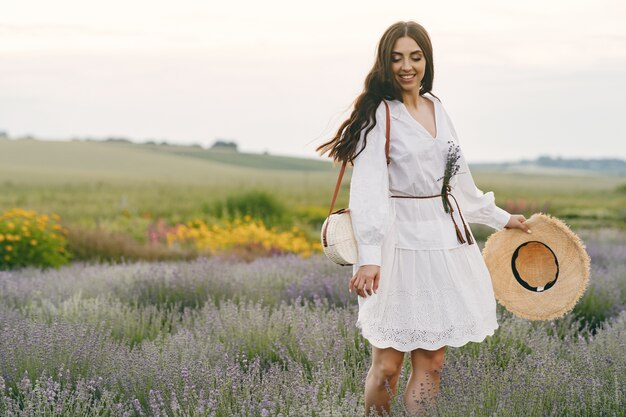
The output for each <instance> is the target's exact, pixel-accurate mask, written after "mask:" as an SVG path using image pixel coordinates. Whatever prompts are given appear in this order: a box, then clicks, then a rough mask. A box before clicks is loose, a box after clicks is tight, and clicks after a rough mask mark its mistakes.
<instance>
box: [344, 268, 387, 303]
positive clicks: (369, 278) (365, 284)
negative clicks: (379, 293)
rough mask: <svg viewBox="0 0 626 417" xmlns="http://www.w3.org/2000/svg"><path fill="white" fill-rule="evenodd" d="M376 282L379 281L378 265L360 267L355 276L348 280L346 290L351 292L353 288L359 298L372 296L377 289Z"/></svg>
mask: <svg viewBox="0 0 626 417" xmlns="http://www.w3.org/2000/svg"><path fill="white" fill-rule="evenodd" d="M378 281H380V266H378V265H361V266H360V267H359V269H358V270H357V271H356V274H355V275H354V276H353V277H352V279H351V280H350V285H348V290H349V291H350V292H352V289H353V288H354V289H355V290H356V293H357V294H358V295H360V296H361V297H366V293H367V295H372V294H373V293H376V290H377V289H378Z"/></svg>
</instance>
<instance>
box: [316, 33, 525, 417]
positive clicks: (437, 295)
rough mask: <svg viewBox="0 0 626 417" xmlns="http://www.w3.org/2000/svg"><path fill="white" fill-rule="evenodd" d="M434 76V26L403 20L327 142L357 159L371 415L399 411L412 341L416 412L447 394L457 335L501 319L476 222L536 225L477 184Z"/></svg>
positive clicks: (476, 333)
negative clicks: (444, 380) (442, 384)
mask: <svg viewBox="0 0 626 417" xmlns="http://www.w3.org/2000/svg"><path fill="white" fill-rule="evenodd" d="M433 77H434V66H433V52H432V46H431V42H430V38H429V36H428V34H427V32H426V30H425V29H424V28H423V27H422V26H421V25H419V24H417V23H415V22H398V23H396V24H394V25H392V26H391V27H389V28H388V29H387V30H386V31H385V33H384V34H383V36H382V38H381V40H380V42H379V44H378V50H377V58H376V62H375V64H374V67H373V68H372V70H371V71H370V73H369V74H368V75H367V78H366V80H365V87H364V91H363V93H362V94H361V95H360V96H359V97H358V98H357V99H356V100H355V105H354V111H353V112H352V114H351V115H350V118H349V119H348V120H346V121H345V122H344V123H343V124H342V125H341V126H340V128H339V130H338V131H337V134H336V136H335V137H334V138H333V139H332V140H331V141H329V142H327V143H325V144H323V145H321V146H320V147H319V148H318V149H317V150H318V151H321V153H322V154H324V153H326V152H327V151H330V152H329V157H331V158H333V159H334V160H337V161H344V160H348V161H350V162H351V163H352V164H353V172H352V179H351V183H350V202H349V204H348V206H349V208H350V212H351V219H352V224H353V228H354V233H355V237H356V240H357V243H358V253H359V259H358V263H357V264H355V265H354V266H353V273H354V276H353V277H352V279H351V280H350V284H349V289H350V291H351V290H352V289H355V290H356V293H357V294H358V304H359V315H358V320H357V323H356V325H357V326H358V327H359V328H361V329H362V334H363V336H364V337H365V338H366V339H367V340H368V341H369V342H370V344H371V345H372V365H371V367H370V369H369V372H368V374H367V378H366V384H365V407H366V410H365V414H366V415H369V411H370V408H371V407H374V408H375V409H376V410H377V411H378V412H379V413H381V412H382V411H383V410H385V411H386V412H387V413H389V412H390V405H391V398H390V395H395V393H396V386H397V382H398V377H399V374H400V370H401V367H402V363H403V361H404V353H405V352H411V365H412V372H411V375H410V376H409V380H408V382H407V389H406V391H405V393H404V403H405V405H406V407H407V410H408V411H409V412H411V413H414V412H417V411H419V410H420V409H421V408H420V407H421V406H422V405H423V404H424V403H425V402H426V401H429V402H433V401H434V400H435V397H436V394H437V393H438V391H439V377H440V374H441V371H442V369H443V363H444V353H445V349H446V346H453V347H459V346H462V345H464V344H466V343H467V342H469V341H474V342H480V341H482V340H484V339H485V337H486V336H488V335H493V333H494V331H495V329H497V328H498V323H497V321H496V302H495V297H494V293H493V287H492V285H491V279H490V276H489V272H488V270H487V268H486V265H485V263H484V261H483V258H482V255H481V252H480V250H479V248H478V245H476V244H475V243H474V237H473V235H472V233H471V230H470V229H469V227H468V225H467V223H468V222H473V223H482V224H486V225H489V226H491V227H493V228H494V229H496V230H500V229H502V228H504V227H505V228H518V229H521V230H523V231H526V232H529V233H530V231H529V230H528V226H526V225H525V224H524V222H525V220H526V219H525V218H524V216H523V215H511V214H509V213H507V212H506V211H505V210H502V209H501V208H499V207H497V206H496V205H495V203H494V195H493V193H492V192H488V193H483V192H482V191H481V190H479V189H478V188H477V187H476V185H475V184H474V181H473V179H472V176H471V173H470V171H469V168H468V165H467V162H466V160H465V157H464V156H463V153H462V151H461V149H460V147H459V146H458V138H457V135H456V132H455V130H454V127H453V125H452V122H451V120H450V118H449V116H448V114H447V112H446V111H445V109H444V107H443V105H442V103H441V101H440V100H439V99H438V98H437V97H436V96H435V95H434V94H432V93H431V90H432V86H433ZM386 106H388V109H389V113H390V145H389V157H390V162H389V164H388V163H387V160H386V156H385V128H386ZM418 197H420V198H418ZM387 384H388V387H389V388H390V391H391V392H390V393H388V390H387V389H386V386H387Z"/></svg>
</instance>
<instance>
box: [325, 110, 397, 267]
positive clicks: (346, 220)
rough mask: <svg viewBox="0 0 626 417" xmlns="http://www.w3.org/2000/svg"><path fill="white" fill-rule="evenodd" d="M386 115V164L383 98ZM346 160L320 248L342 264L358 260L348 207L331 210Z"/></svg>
mask: <svg viewBox="0 0 626 417" xmlns="http://www.w3.org/2000/svg"><path fill="white" fill-rule="evenodd" d="M383 103H385V110H386V113H387V117H386V122H387V126H386V130H385V138H386V142H385V155H386V157H387V165H389V162H390V159H389V105H388V104H387V102H386V101H385V100H383ZM346 162H347V161H344V162H343V164H342V165H341V170H340V171H339V178H337V185H336V186H335V193H334V194H333V199H332V201H331V202H330V210H329V211H328V217H327V218H326V220H325V221H324V224H323V225H322V230H321V239H322V248H323V250H324V254H326V256H327V257H328V259H330V260H331V261H333V262H334V263H336V264H339V265H342V266H348V265H354V264H356V263H357V262H358V259H359V254H358V246H357V242H356V239H355V237H354V231H353V230H352V219H351V218H350V209H349V208H342V209H340V210H337V211H335V212H333V207H334V206H335V200H337V194H338V193H339V186H340V185H341V179H342V178H343V173H344V172H345V170H346Z"/></svg>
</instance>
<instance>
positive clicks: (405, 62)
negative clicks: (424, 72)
mask: <svg viewBox="0 0 626 417" xmlns="http://www.w3.org/2000/svg"><path fill="white" fill-rule="evenodd" d="M402 69H403V70H405V71H409V70H411V64H410V63H409V61H408V60H403V61H402Z"/></svg>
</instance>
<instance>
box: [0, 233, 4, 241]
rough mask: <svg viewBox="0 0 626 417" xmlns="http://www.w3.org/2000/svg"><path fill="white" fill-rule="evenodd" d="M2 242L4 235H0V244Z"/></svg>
mask: <svg viewBox="0 0 626 417" xmlns="http://www.w3.org/2000/svg"><path fill="white" fill-rule="evenodd" d="M3 240H4V235H3V234H1V233H0V242H2V241H3Z"/></svg>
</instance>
